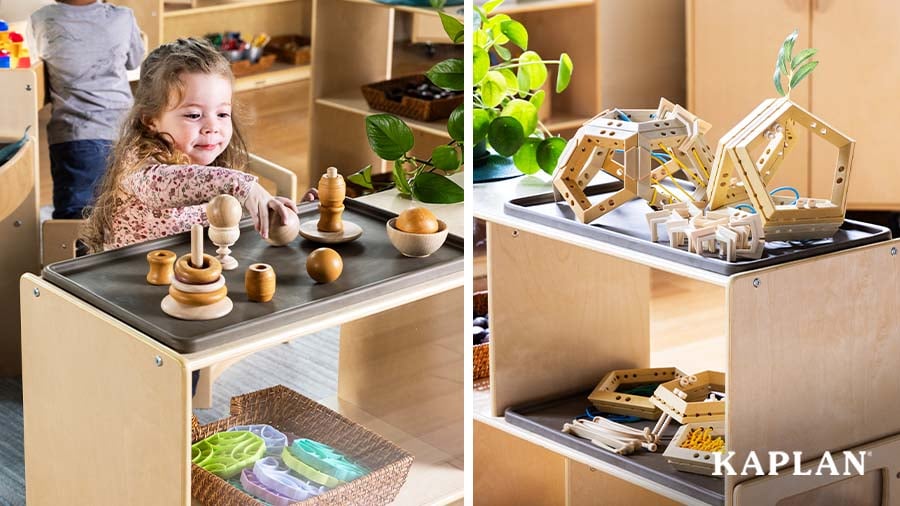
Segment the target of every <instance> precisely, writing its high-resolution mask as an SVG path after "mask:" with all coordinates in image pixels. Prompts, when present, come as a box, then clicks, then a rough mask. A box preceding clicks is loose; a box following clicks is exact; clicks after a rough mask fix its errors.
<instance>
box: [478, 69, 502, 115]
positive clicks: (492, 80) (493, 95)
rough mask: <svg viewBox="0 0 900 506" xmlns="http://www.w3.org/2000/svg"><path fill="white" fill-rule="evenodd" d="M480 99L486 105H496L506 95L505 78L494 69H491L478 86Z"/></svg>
mask: <svg viewBox="0 0 900 506" xmlns="http://www.w3.org/2000/svg"><path fill="white" fill-rule="evenodd" d="M478 89H479V91H480V93H481V100H482V102H483V103H484V105H485V106H486V107H497V106H498V105H500V102H502V101H503V98H504V97H505V96H506V78H505V77H503V74H501V73H500V72H497V71H496V70H491V71H489V72H488V73H487V75H486V76H485V77H484V81H482V82H481V85H480V86H479V87H478Z"/></svg>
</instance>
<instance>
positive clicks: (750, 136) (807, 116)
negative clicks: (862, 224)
mask: <svg viewBox="0 0 900 506" xmlns="http://www.w3.org/2000/svg"><path fill="white" fill-rule="evenodd" d="M798 127H799V128H807V129H809V130H810V131H811V132H812V133H813V135H818V136H820V137H822V138H823V139H825V140H826V141H827V142H829V143H830V144H832V145H833V146H835V147H836V148H837V149H838V156H837V160H836V163H835V170H834V176H833V178H832V189H831V200H824V199H810V198H801V199H797V201H796V202H794V203H791V202H788V201H785V200H784V199H780V198H778V197H773V196H772V195H770V194H769V189H768V188H767V185H768V183H769V181H771V179H772V177H773V176H774V175H775V173H776V172H777V170H778V168H779V166H780V165H781V162H782V160H783V159H784V158H785V157H786V156H787V155H788V153H790V151H791V149H792V148H793V146H794V144H795V143H796V136H795V134H794V130H795V128H798ZM855 144H856V142H855V141H854V140H853V139H851V138H849V137H847V136H846V135H844V134H842V133H841V132H839V131H837V130H835V129H834V128H833V127H832V126H831V125H830V124H828V123H826V122H825V121H823V120H822V119H821V118H819V117H817V116H815V115H813V114H812V113H810V112H809V111H807V110H806V109H804V108H802V107H800V106H799V105H797V104H796V103H794V102H791V101H790V100H789V99H787V98H777V99H768V100H765V101H764V102H763V103H761V104H760V105H759V106H758V107H757V108H756V109H754V111H753V112H752V113H750V115H748V116H747V117H746V118H744V119H743V120H742V121H741V122H740V123H738V124H737V125H736V126H735V127H734V128H732V129H731V130H730V131H729V132H728V133H727V134H725V136H723V137H722V139H721V140H720V141H719V145H718V147H717V149H716V158H715V166H714V167H713V170H712V174H711V175H710V184H709V186H708V187H707V193H708V200H709V203H710V209H718V208H720V207H723V206H727V205H731V204H735V203H738V202H742V201H746V200H749V201H750V203H751V204H752V205H753V207H754V208H755V209H756V210H757V212H758V213H759V214H760V216H761V218H762V222H763V228H764V230H765V236H766V240H767V241H778V240H804V239H820V238H825V237H831V236H832V235H834V232H836V231H837V229H838V228H840V226H841V224H842V223H843V222H844V213H845V212H846V210H847V188H848V184H847V183H848V180H849V177H850V168H851V164H852V161H853V148H854V146H855ZM751 151H753V152H761V153H762V154H761V155H760V157H759V158H758V159H756V160H754V157H753V155H751ZM791 200H793V199H791Z"/></svg>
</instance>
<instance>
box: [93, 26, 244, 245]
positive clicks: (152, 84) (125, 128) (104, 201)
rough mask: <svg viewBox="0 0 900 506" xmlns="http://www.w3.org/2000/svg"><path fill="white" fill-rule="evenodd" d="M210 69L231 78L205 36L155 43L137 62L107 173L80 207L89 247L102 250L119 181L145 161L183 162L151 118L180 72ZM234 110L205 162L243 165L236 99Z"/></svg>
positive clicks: (169, 102) (178, 83) (174, 95)
mask: <svg viewBox="0 0 900 506" xmlns="http://www.w3.org/2000/svg"><path fill="white" fill-rule="evenodd" d="M191 73H196V74H215V75H219V76H222V77H224V78H226V79H228V80H229V81H230V82H231V83H232V85H233V84H234V75H233V74H232V73H231V65H230V64H229V63H228V60H226V59H225V57H224V56H222V55H221V54H220V53H219V52H218V51H217V50H216V49H215V48H214V47H213V46H212V45H211V44H210V43H209V42H207V41H205V40H201V39H193V38H189V39H178V40H176V41H175V42H170V43H168V44H163V45H161V46H159V47H158V48H156V49H154V50H153V51H152V52H151V53H150V54H149V55H147V58H146V59H145V60H144V62H143V63H142V64H141V79H140V81H139V82H138V86H137V90H135V93H134V106H133V107H132V108H131V112H130V113H129V114H128V116H127V117H126V119H125V122H124V123H123V124H122V129H121V132H120V134H119V139H118V141H117V142H116V145H115V147H114V148H113V150H112V153H111V154H110V157H109V162H108V163H107V170H106V174H105V175H104V176H103V179H102V181H101V182H100V184H99V185H98V187H97V190H96V196H97V198H96V201H95V202H94V205H93V206H92V207H90V208H86V209H85V216H86V218H87V221H86V222H85V225H84V227H83V229H82V233H81V235H82V240H83V241H84V242H85V244H86V245H87V246H88V247H89V248H90V249H91V251H93V252H98V251H102V250H103V244H104V239H105V237H106V235H107V234H108V233H109V230H110V229H111V227H112V221H113V216H114V215H115V212H116V195H117V193H118V192H120V191H121V185H120V183H121V181H122V179H123V178H125V177H126V176H128V175H129V174H131V173H133V172H135V171H136V170H138V169H140V168H141V167H143V166H144V165H145V164H147V163H148V162H150V163H152V162H155V163H164V164H188V163H190V159H189V158H188V156H187V155H186V154H184V153H182V152H181V151H179V150H178V149H177V148H176V147H175V144H174V142H173V140H172V138H171V136H169V135H168V134H165V133H160V132H157V131H156V130H155V129H154V128H153V127H152V125H151V121H153V120H154V119H158V118H159V117H160V116H161V115H162V114H163V113H164V112H165V111H166V110H167V109H168V108H170V107H174V106H175V105H177V104H178V103H179V102H180V101H181V99H182V97H183V96H184V82H183V81H182V80H181V76H182V75H183V74H191ZM232 108H233V109H235V111H233V113H232V115H231V118H232V120H231V121H232V126H233V133H232V136H231V140H230V141H229V143H228V146H227V147H226V148H225V150H224V151H223V152H222V153H221V154H220V155H219V156H218V157H217V158H216V159H215V160H214V161H213V162H212V163H211V164H210V165H213V166H218V167H229V168H232V169H238V170H243V169H244V168H245V167H246V166H247V161H248V155H247V147H246V144H245V142H244V136H243V135H242V133H241V128H240V125H239V114H238V113H239V111H238V110H237V109H238V104H234V103H233V104H232Z"/></svg>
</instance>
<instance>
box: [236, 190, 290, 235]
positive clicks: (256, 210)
mask: <svg viewBox="0 0 900 506" xmlns="http://www.w3.org/2000/svg"><path fill="white" fill-rule="evenodd" d="M244 207H245V208H246V209H247V211H248V212H249V213H250V217H251V218H253V227H254V228H255V229H256V231H257V232H259V235H261V236H262V237H263V238H265V239H267V238H268V237H269V211H270V210H271V211H272V212H275V213H277V214H279V215H280V216H281V223H287V219H288V218H287V216H288V214H287V213H289V212H293V213H294V214H296V213H297V205H296V204H295V203H293V202H291V199H288V198H285V197H273V196H272V195H271V194H270V193H269V192H267V191H266V190H265V188H263V187H262V186H260V184H259V183H253V187H252V188H251V189H250V194H249V195H247V200H245V201H244Z"/></svg>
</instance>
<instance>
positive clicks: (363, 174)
mask: <svg viewBox="0 0 900 506" xmlns="http://www.w3.org/2000/svg"><path fill="white" fill-rule="evenodd" d="M347 181H350V182H351V183H353V184H356V185H359V186H362V187H363V188H365V189H367V190H374V189H375V187H374V186H372V166H371V165H366V166H365V167H363V168H362V169H361V170H359V171H358V172H356V173H353V174H350V175H349V176H347Z"/></svg>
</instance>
